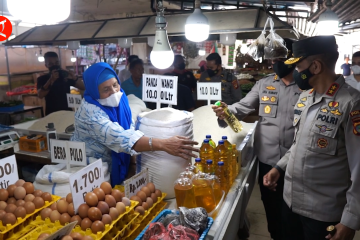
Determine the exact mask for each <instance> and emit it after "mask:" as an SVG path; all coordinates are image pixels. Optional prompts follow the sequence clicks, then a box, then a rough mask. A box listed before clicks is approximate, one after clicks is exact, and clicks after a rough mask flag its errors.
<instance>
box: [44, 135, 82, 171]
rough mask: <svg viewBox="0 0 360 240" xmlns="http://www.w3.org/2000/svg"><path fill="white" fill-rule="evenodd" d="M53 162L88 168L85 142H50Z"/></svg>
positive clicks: (53, 140)
mask: <svg viewBox="0 0 360 240" xmlns="http://www.w3.org/2000/svg"><path fill="white" fill-rule="evenodd" d="M50 146H51V162H53V163H66V164H70V165H75V166H86V164H87V163H86V152H85V151H86V150H85V143H83V142H69V141H62V140H55V139H51V140H50Z"/></svg>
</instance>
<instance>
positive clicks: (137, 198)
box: [130, 195, 142, 206]
mask: <svg viewBox="0 0 360 240" xmlns="http://www.w3.org/2000/svg"><path fill="white" fill-rule="evenodd" d="M130 200H132V201H137V202H138V203H137V204H136V206H140V205H141V204H142V200H141V198H139V197H138V196H136V195H134V196H132V197H131V198H130Z"/></svg>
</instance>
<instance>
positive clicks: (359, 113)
mask: <svg viewBox="0 0 360 240" xmlns="http://www.w3.org/2000/svg"><path fill="white" fill-rule="evenodd" d="M357 115H360V110H356V111H352V112H351V113H350V116H351V117H354V116H357Z"/></svg>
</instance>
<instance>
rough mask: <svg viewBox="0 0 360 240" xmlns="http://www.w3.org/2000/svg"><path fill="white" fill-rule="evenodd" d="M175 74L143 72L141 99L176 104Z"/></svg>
mask: <svg viewBox="0 0 360 240" xmlns="http://www.w3.org/2000/svg"><path fill="white" fill-rule="evenodd" d="M177 89H178V77H177V76H161V75H152V74H143V90H142V91H143V92H142V100H143V101H144V102H156V103H158V102H160V103H164V104H169V105H177Z"/></svg>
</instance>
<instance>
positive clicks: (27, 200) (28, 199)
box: [24, 194, 35, 202]
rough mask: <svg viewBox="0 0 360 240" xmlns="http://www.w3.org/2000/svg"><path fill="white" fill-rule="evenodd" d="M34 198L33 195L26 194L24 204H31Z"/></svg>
mask: <svg viewBox="0 0 360 240" xmlns="http://www.w3.org/2000/svg"><path fill="white" fill-rule="evenodd" d="M34 198H35V196H34V195H33V194H27V195H26V196H25V198H24V201H25V202H32V201H34Z"/></svg>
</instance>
